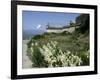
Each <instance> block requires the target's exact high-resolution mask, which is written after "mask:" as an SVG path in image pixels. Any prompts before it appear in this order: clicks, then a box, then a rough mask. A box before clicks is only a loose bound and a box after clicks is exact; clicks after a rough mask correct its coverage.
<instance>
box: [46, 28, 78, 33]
mask: <svg viewBox="0 0 100 80" xmlns="http://www.w3.org/2000/svg"><path fill="white" fill-rule="evenodd" d="M75 28H78V26H77V27H75V26H73V27H68V26H65V27H59V28H58V27H48V28H47V32H49V33H51V32H54V33H61V32H63V31H68V32H70V33H72V32H73V31H75Z"/></svg>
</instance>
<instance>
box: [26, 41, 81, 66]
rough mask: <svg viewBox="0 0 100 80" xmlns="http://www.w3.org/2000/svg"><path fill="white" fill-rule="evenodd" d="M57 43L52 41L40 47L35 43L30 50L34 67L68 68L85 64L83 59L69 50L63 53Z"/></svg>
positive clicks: (29, 54)
mask: <svg viewBox="0 0 100 80" xmlns="http://www.w3.org/2000/svg"><path fill="white" fill-rule="evenodd" d="M57 45H58V43H57V42H56V41H51V42H49V43H47V45H43V46H42V47H39V45H38V43H36V42H34V43H32V44H31V47H30V48H28V56H30V59H31V61H32V62H33V66H34V67H66V66H80V65H81V64H82V63H83V62H82V60H81V57H79V56H77V55H74V54H73V53H71V52H70V51H69V50H66V52H63V51H62V50H61V49H59V48H58V46H57Z"/></svg>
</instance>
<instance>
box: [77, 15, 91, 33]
mask: <svg viewBox="0 0 100 80" xmlns="http://www.w3.org/2000/svg"><path fill="white" fill-rule="evenodd" d="M89 22H90V21H89V14H81V15H80V16H78V17H77V18H76V24H77V25H79V26H80V28H79V29H77V30H78V31H80V32H81V33H85V32H86V31H89V24H90V23H89Z"/></svg>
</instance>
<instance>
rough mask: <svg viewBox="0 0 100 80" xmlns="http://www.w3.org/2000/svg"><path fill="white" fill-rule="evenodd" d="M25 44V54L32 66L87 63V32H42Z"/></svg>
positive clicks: (80, 64)
mask: <svg viewBox="0 0 100 80" xmlns="http://www.w3.org/2000/svg"><path fill="white" fill-rule="evenodd" d="M27 46H28V49H27V55H28V56H29V58H30V60H31V61H32V62H33V67H64V66H85V65H89V33H88V32H85V33H84V34H83V33H80V32H78V31H75V32H73V33H69V32H62V33H44V34H42V35H37V36H34V37H33V38H32V39H31V40H30V41H29V43H28V44H27ZM50 52H51V53H50ZM49 54H50V55H49ZM59 56H60V58H59ZM62 56H64V57H62ZM47 57H48V59H47ZM62 59H63V60H62Z"/></svg>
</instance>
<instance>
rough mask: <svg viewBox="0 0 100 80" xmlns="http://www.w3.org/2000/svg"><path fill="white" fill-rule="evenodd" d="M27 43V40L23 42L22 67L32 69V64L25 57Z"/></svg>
mask: <svg viewBox="0 0 100 80" xmlns="http://www.w3.org/2000/svg"><path fill="white" fill-rule="evenodd" d="M27 42H28V40H23V50H22V51H23V53H22V67H23V68H32V62H31V61H30V59H29V58H28V56H27V52H26V50H27Z"/></svg>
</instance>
